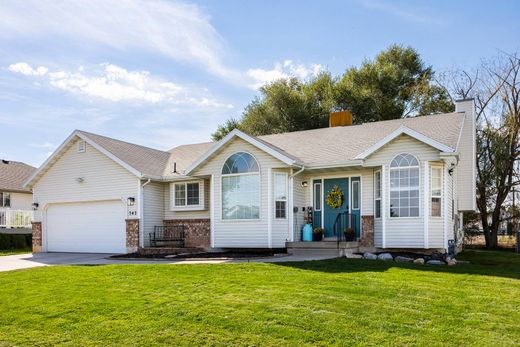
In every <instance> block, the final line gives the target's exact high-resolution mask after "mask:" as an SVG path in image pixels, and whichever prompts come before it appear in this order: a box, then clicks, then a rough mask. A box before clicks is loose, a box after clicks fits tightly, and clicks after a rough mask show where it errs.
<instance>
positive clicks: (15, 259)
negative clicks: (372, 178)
mask: <svg viewBox="0 0 520 347" xmlns="http://www.w3.org/2000/svg"><path fill="white" fill-rule="evenodd" d="M110 255H111V254H93V253H38V254H31V253H28V254H17V255H8V256H0V272H1V271H11V270H21V269H29V268H34V267H40V266H54V265H110V264H224V263H248V262H251V263H253V262H256V263H278V262H288V261H308V260H323V259H330V258H335V257H337V255H335V254H330V253H323V252H308V253H305V254H303V253H298V254H293V255H287V256H282V257H270V258H255V259H233V260H225V259H192V260H190V259H182V260H153V259H145V260H141V259H138V260H132V259H107V258H108V257H109V256H110Z"/></svg>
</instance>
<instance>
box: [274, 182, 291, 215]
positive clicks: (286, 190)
mask: <svg viewBox="0 0 520 347" xmlns="http://www.w3.org/2000/svg"><path fill="white" fill-rule="evenodd" d="M276 175H280V176H284V181H285V199H276V196H275V197H274V199H273V200H274V205H273V212H274V213H273V215H274V219H275V220H286V219H287V216H288V215H289V211H288V209H287V207H288V195H289V191H288V178H289V175H287V173H286V172H274V173H273V195H275V194H276V192H275V188H276V178H275V177H276ZM277 202H285V217H276V203H277Z"/></svg>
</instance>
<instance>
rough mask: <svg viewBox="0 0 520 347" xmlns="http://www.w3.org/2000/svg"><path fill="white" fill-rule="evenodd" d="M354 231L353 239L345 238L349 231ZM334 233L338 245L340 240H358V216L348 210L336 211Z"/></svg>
mask: <svg viewBox="0 0 520 347" xmlns="http://www.w3.org/2000/svg"><path fill="white" fill-rule="evenodd" d="M351 229H352V231H354V235H353V239H352V240H347V239H348V237H349V235H351V234H350V233H349V232H351ZM333 230H334V235H336V238H337V241H338V247H339V244H340V242H342V241H356V240H359V237H360V235H359V216H358V215H357V214H352V213H348V212H341V213H338V215H337V216H336V220H335V221H334V227H333Z"/></svg>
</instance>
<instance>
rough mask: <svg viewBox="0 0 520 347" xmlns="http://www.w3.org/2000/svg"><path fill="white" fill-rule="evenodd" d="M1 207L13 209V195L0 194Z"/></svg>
mask: <svg viewBox="0 0 520 347" xmlns="http://www.w3.org/2000/svg"><path fill="white" fill-rule="evenodd" d="M0 207H11V193H6V192H4V193H2V192H0Z"/></svg>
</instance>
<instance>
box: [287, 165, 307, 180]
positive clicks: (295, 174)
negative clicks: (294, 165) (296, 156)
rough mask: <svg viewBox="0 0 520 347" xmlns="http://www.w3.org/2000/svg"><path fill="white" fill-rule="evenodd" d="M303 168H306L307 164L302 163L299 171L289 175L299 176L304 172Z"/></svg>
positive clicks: (291, 176) (292, 176)
mask: <svg viewBox="0 0 520 347" xmlns="http://www.w3.org/2000/svg"><path fill="white" fill-rule="evenodd" d="M303 170H305V166H304V165H302V167H301V168H300V170H298V171H296V172H295V173H293V174H291V175H290V176H289V177H290V178H294V177H296V176H298V175H299V174H300V173H302V172H303Z"/></svg>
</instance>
